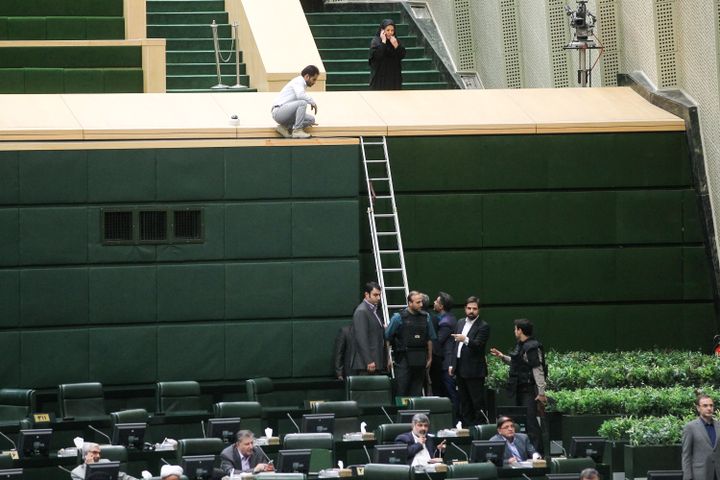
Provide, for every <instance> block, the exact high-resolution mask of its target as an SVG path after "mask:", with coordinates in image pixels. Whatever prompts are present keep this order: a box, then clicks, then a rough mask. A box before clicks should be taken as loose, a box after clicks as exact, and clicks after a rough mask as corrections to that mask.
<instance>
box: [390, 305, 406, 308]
mask: <svg viewBox="0 0 720 480" xmlns="http://www.w3.org/2000/svg"><path fill="white" fill-rule="evenodd" d="M405 307H407V305H388V308H405Z"/></svg>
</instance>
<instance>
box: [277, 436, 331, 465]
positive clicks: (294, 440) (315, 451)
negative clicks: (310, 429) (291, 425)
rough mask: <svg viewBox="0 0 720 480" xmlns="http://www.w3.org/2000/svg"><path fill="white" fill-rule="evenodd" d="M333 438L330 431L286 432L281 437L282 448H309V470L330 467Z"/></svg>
mask: <svg viewBox="0 0 720 480" xmlns="http://www.w3.org/2000/svg"><path fill="white" fill-rule="evenodd" d="M333 447H334V440H333V436H332V434H330V433H288V434H287V435H285V438H283V448H287V449H292V450H297V449H302V448H309V449H311V454H310V472H313V473H314V472H319V471H320V470H323V469H325V468H332V467H333V466H334V465H335V463H334V461H333V456H334V455H333V453H334V452H333Z"/></svg>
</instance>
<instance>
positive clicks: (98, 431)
mask: <svg viewBox="0 0 720 480" xmlns="http://www.w3.org/2000/svg"><path fill="white" fill-rule="evenodd" d="M88 428H89V429H90V430H92V431H93V432H96V433H99V434H100V435H102V436H103V437H105V439H106V440H107V442H108V445H112V440H110V437H108V436H107V435H105V434H104V433H103V432H101V431H100V430H98V429H97V428H95V427H93V426H92V425H90V424H88Z"/></svg>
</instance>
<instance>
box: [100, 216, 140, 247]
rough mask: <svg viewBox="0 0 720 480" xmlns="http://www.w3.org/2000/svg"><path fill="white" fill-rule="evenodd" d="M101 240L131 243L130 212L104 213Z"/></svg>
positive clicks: (131, 224)
mask: <svg viewBox="0 0 720 480" xmlns="http://www.w3.org/2000/svg"><path fill="white" fill-rule="evenodd" d="M103 239H104V241H106V242H109V243H110V242H112V243H117V242H132V240H133V220H132V212H105V214H104V215H103Z"/></svg>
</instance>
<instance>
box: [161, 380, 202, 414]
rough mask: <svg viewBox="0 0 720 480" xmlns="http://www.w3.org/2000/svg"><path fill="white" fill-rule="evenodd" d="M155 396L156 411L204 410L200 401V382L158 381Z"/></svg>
mask: <svg viewBox="0 0 720 480" xmlns="http://www.w3.org/2000/svg"><path fill="white" fill-rule="evenodd" d="M155 398H156V400H157V405H156V409H157V412H158V413H182V412H195V413H197V412H202V411H204V410H203V408H202V404H201V402H200V384H199V383H198V382H194V381H186V382H158V383H157V389H156V390H155Z"/></svg>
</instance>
